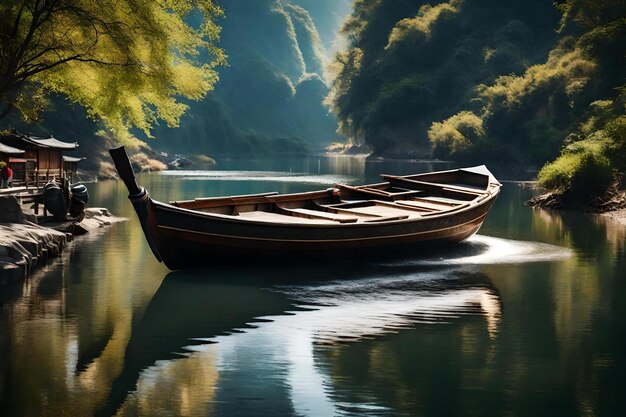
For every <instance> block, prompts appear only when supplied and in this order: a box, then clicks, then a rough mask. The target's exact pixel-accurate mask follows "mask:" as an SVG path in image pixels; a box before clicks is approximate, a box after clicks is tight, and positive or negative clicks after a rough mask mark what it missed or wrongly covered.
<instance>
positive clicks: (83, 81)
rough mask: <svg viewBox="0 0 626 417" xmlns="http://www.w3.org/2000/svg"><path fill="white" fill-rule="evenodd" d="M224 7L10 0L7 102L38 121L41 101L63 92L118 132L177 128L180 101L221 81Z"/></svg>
mask: <svg viewBox="0 0 626 417" xmlns="http://www.w3.org/2000/svg"><path fill="white" fill-rule="evenodd" d="M198 13H199V14H201V15H202V16H203V20H202V23H201V24H200V25H198V27H192V26H190V25H189V24H188V23H187V19H189V18H190V17H191V16H192V15H194V14H198ZM221 13H222V11H221V9H220V8H219V7H218V6H217V5H216V4H215V3H214V2H213V1H212V0H158V1H148V0H98V1H94V0H50V1H45V2H43V1H38V0H3V1H2V3H0V15H1V16H2V19H1V20H0V57H1V61H0V101H2V102H3V104H4V106H5V107H6V108H7V109H9V110H10V109H11V107H13V106H15V107H17V108H18V109H19V110H20V111H21V112H22V114H23V115H24V118H26V119H33V118H34V117H35V116H36V114H37V113H38V112H39V110H40V108H39V107H42V101H41V100H40V99H38V98H37V97H43V96H45V95H47V94H49V93H56V94H61V95H63V96H65V97H67V98H68V99H69V100H70V101H71V102H74V103H78V104H80V105H81V106H83V107H84V108H85V109H86V110H87V112H88V114H89V116H91V117H93V118H99V119H101V120H103V121H104V122H105V123H106V124H107V125H108V127H109V128H110V129H112V130H113V131H114V132H115V133H116V134H117V135H119V136H124V135H126V134H127V132H128V129H129V128H131V127H138V128H139V129H141V130H143V131H144V132H145V133H146V134H147V135H149V132H150V129H151V128H152V126H153V125H154V124H155V123H156V122H157V120H163V121H165V122H166V123H167V124H168V125H169V126H177V125H178V122H179V120H180V117H181V116H182V114H183V113H184V112H185V110H186V109H187V105H186V104H183V103H181V102H180V101H179V100H178V99H179V98H180V97H186V98H188V99H191V100H199V99H201V98H203V97H204V95H205V94H206V92H207V91H209V90H210V89H211V88H212V87H213V85H214V84H215V82H216V81H217V73H216V72H215V70H214V67H215V66H216V65H219V64H223V63H224V60H225V56H224V54H223V52H222V50H221V49H219V48H218V47H216V46H215V43H216V41H217V40H218V36H219V31H220V28H219V26H217V25H216V23H215V21H214V19H215V17H217V16H220V15H221ZM203 51H204V52H205V53H206V54H207V55H208V56H210V59H209V60H208V61H206V62H199V61H198V59H197V58H198V55H199V54H200V53H201V52H203ZM5 111H6V110H5Z"/></svg>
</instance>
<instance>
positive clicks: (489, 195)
mask: <svg viewBox="0 0 626 417" xmlns="http://www.w3.org/2000/svg"><path fill="white" fill-rule="evenodd" d="M489 185H490V189H489V190H487V191H485V192H484V193H483V194H482V195H479V196H477V197H476V198H475V199H474V200H470V201H466V202H465V203H464V205H465V207H463V208H460V209H456V210H455V209H454V208H452V210H443V211H441V212H439V213H436V214H435V212H431V213H426V214H427V216H423V215H422V216H415V217H408V218H406V219H397V220H387V221H385V220H383V221H378V222H355V223H339V222H336V221H332V220H329V221H328V222H323V220H321V221H320V222H319V223H305V222H302V223H300V222H289V223H280V222H274V221H259V220H255V219H250V218H238V216H233V215H230V214H220V213H211V212H205V211H200V210H194V209H187V208H184V207H178V206H175V205H173V204H170V203H164V202H162V201H159V200H155V199H153V198H152V197H150V196H148V198H149V199H150V201H151V202H152V203H153V204H155V206H156V207H157V208H159V209H162V210H167V211H170V212H176V213H180V214H184V215H193V216H195V217H198V218H202V219H207V218H209V219H214V220H215V221H224V222H230V223H238V224H254V225H257V226H265V227H285V228H289V229H293V228H295V227H302V228H324V229H333V228H338V229H346V228H359V227H381V226H382V225H391V224H393V225H395V224H402V223H406V224H409V223H419V222H425V221H434V220H438V219H441V218H445V217H455V216H458V215H460V214H462V213H464V212H466V211H469V210H473V209H476V208H477V207H481V206H483V205H485V204H488V203H489V202H491V201H492V200H494V199H495V198H496V197H497V196H498V194H499V193H500V189H501V187H502V186H501V184H499V183H490V184H489ZM295 194H298V193H294V194H292V195H295ZM282 195H287V194H282ZM224 198H227V197H224ZM370 201H374V202H375V201H376V200H374V199H372V200H370ZM267 203H271V201H268V202H267ZM260 204H262V203H260ZM224 205H225V206H226V205H228V204H224Z"/></svg>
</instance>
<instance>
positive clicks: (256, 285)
mask: <svg viewBox="0 0 626 417" xmlns="http://www.w3.org/2000/svg"><path fill="white" fill-rule="evenodd" d="M439 168H445V166H442V165H441V164H431V163H419V162H410V161H367V162H366V161H365V159H362V158H358V157H319V158H318V157H314V158H313V157H312V158H304V159H293V160H289V159H282V160H259V161H236V160H235V161H224V162H222V163H220V164H219V165H218V167H217V168H216V169H215V170H211V171H171V172H163V173H152V174H141V175H139V176H138V181H139V183H140V184H141V185H143V186H145V187H146V188H147V189H148V190H149V191H150V193H151V195H152V196H153V197H154V198H156V199H159V200H162V201H167V200H176V199H178V200H180V199H188V198H193V197H197V196H201V195H204V196H212V195H230V194H249V193H257V192H266V191H279V192H296V191H305V190H313V189H319V188H328V187H331V186H332V184H334V183H336V182H345V183H351V184H352V183H360V182H363V181H377V180H376V178H377V176H378V174H380V173H393V174H406V173H410V172H418V171H426V170H431V169H439ZM88 187H89V192H90V197H91V201H90V204H89V205H90V206H92V207H95V206H103V207H107V208H109V209H110V210H111V211H112V212H113V213H114V214H116V215H118V216H124V217H128V218H129V221H127V222H123V223H118V224H114V225H113V226H111V227H109V228H105V229H102V230H100V231H98V232H97V233H95V234H92V235H90V236H88V237H82V238H78V239H76V240H75V242H74V243H72V244H71V245H70V248H69V250H68V251H66V252H65V254H64V255H63V256H62V257H61V258H60V259H58V260H56V261H54V262H52V263H50V264H49V265H48V266H46V267H45V268H43V269H40V270H39V271H37V272H36V273H35V274H34V275H33V276H31V277H30V278H29V279H28V280H27V281H26V282H24V283H23V285H22V284H20V285H18V286H8V287H5V288H2V289H1V290H0V306H1V307H2V308H1V310H0V410H2V411H1V414H2V415H3V416H7V417H8V416H54V417H57V416H91V415H113V414H116V415H119V416H229V417H230V416H233V417H237V416H316V417H317V416H551V417H555V416H624V415H626V396H625V395H624V394H625V393H626V383H625V381H626V337H625V336H626V298H625V297H626V272H625V271H626V254H625V247H626V228H624V227H623V226H622V225H620V224H618V223H616V222H614V221H613V220H611V219H607V218H604V217H600V216H592V215H584V214H581V213H574V212H550V211H544V210H535V209H532V208H529V207H526V206H524V205H523V204H522V203H523V201H524V200H526V199H528V198H530V197H531V196H532V194H533V191H532V190H530V189H527V188H523V187H521V186H520V185H518V184H516V183H512V182H506V183H505V184H504V187H503V190H502V193H501V195H500V197H499V199H498V201H497V202H496V203H495V205H494V207H493V209H492V211H491V212H490V214H489V215H488V217H487V219H486V221H485V223H484V225H483V227H482V229H481V230H480V232H479V234H478V235H476V236H474V237H472V238H471V239H470V240H468V241H466V242H463V243H461V244H459V245H457V246H455V247H454V248H452V249H450V250H447V251H445V252H442V253H438V254H436V255H428V256H426V257H420V256H418V255H416V256H415V257H412V258H409V259H403V260H396V261H393V262H380V261H377V262H371V261H368V260H367V259H347V260H345V262H336V261H329V262H328V263H320V262H318V263H316V264H305V265H289V266H282V265H275V266H267V265H264V266H262V267H259V266H254V265H247V264H246V260H245V259H241V261H240V263H239V264H237V265H232V266H229V267H225V266H219V267H218V266H211V265H209V266H206V267H204V268H199V269H196V270H192V271H185V272H181V271H178V272H170V271H168V270H167V268H166V267H165V266H163V265H161V264H159V263H158V262H157V261H156V260H155V259H154V258H153V256H152V255H151V253H150V250H149V248H148V246H147V244H146V242H145V240H144V237H143V235H142V232H141V230H140V226H139V224H138V222H137V220H136V218H135V215H134V213H133V212H132V207H131V205H130V203H129V202H128V200H127V198H126V195H127V192H126V191H125V189H124V187H123V184H121V183H118V182H115V181H102V182H99V183H95V184H88Z"/></svg>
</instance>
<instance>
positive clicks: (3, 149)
mask: <svg viewBox="0 0 626 417" xmlns="http://www.w3.org/2000/svg"><path fill="white" fill-rule="evenodd" d="M0 153H3V154H6V155H19V154H23V153H24V151H23V150H21V149H17V148H14V147H13V146H9V145H5V144H4V143H2V142H0Z"/></svg>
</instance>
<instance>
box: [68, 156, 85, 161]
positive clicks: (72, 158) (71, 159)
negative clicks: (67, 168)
mask: <svg viewBox="0 0 626 417" xmlns="http://www.w3.org/2000/svg"><path fill="white" fill-rule="evenodd" d="M83 159H87V158H85V157H84V156H83V157H75V156H67V155H63V162H80V161H82V160H83Z"/></svg>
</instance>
